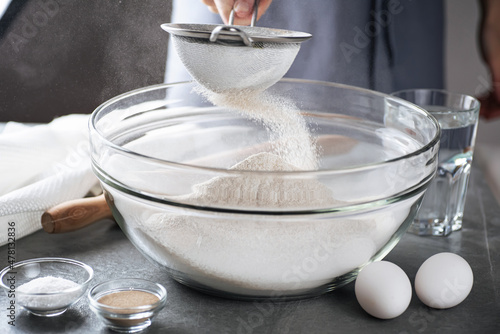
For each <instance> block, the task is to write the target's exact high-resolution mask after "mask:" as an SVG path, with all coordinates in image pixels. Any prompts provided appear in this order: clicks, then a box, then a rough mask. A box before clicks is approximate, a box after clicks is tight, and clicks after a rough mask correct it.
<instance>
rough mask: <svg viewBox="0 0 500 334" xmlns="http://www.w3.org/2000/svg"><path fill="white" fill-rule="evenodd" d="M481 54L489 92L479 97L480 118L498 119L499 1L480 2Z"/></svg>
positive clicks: (499, 79)
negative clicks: (489, 81) (489, 87)
mask: <svg viewBox="0 0 500 334" xmlns="http://www.w3.org/2000/svg"><path fill="white" fill-rule="evenodd" d="M481 5H482V15H483V16H482V20H481V28H480V36H479V37H480V43H481V52H482V56H483V58H484V60H485V61H486V63H487V64H488V68H489V70H490V73H491V80H492V85H491V90H490V91H489V92H487V93H486V94H485V95H483V96H480V97H479V101H480V102H481V116H482V117H484V118H487V119H489V118H495V117H500V0H481Z"/></svg>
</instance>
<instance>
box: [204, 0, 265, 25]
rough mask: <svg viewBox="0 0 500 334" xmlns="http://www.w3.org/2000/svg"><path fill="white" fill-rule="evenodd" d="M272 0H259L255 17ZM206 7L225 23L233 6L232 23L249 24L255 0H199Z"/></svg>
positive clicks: (259, 14)
mask: <svg viewBox="0 0 500 334" xmlns="http://www.w3.org/2000/svg"><path fill="white" fill-rule="evenodd" d="M271 1H272V0H260V3H259V12H258V15H257V19H259V18H260V17H261V16H262V14H264V13H265V12H266V10H267V8H269V5H270V4H271ZM201 2H203V3H204V4H205V5H207V6H208V9H210V11H212V12H214V13H218V14H219V15H220V16H221V18H222V21H224V23H225V24H228V23H229V15H230V14H231V10H232V9H233V7H234V24H236V25H249V24H250V23H251V21H252V15H253V5H254V3H255V0H201Z"/></svg>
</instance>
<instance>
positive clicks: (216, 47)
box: [161, 6, 312, 93]
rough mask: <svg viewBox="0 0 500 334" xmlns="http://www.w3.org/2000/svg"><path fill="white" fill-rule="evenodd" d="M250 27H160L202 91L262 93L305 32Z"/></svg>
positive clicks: (289, 59) (278, 76) (283, 69)
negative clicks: (256, 91) (253, 91)
mask: <svg viewBox="0 0 500 334" xmlns="http://www.w3.org/2000/svg"><path fill="white" fill-rule="evenodd" d="M256 7H257V6H255V10H254V15H253V18H252V26H234V25H232V20H233V18H234V15H233V13H231V17H230V22H229V23H230V25H210V24H176V23H166V24H162V25H161V27H162V29H163V30H165V31H167V32H168V33H170V34H171V36H172V42H173V45H174V47H175V50H176V52H177V54H178V55H179V58H180V59H181V61H182V63H183V64H184V66H185V67H186V69H187V71H188V72H189V73H190V74H191V76H192V77H193V78H194V79H195V80H196V81H197V82H198V83H199V84H201V85H202V86H204V87H205V88H207V89H209V90H211V91H214V92H217V93H223V92H228V91H232V90H247V89H251V90H264V89H266V88H268V87H269V86H271V85H273V84H275V83H276V82H277V81H278V80H280V79H281V78H282V77H283V76H284V75H285V73H286V72H287V71H288V69H289V68H290V66H291V65H292V63H293V61H294V59H295V57H296V56H297V53H298V52H299V49H300V43H301V42H303V41H305V40H307V39H309V38H311V37H312V35H311V34H308V33H304V32H297V31H290V30H281V29H273V28H263V27H255V26H253V24H254V23H255V19H256V16H257V12H256Z"/></svg>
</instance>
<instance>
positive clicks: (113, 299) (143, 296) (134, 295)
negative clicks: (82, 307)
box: [98, 290, 160, 308]
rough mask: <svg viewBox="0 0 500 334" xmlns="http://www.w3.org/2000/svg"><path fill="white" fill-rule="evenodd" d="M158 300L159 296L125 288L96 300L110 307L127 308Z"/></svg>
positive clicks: (149, 303)
mask: <svg viewBox="0 0 500 334" xmlns="http://www.w3.org/2000/svg"><path fill="white" fill-rule="evenodd" d="M159 300H160V298H158V297H157V296H156V295H154V294H152V293H150V292H145V291H140V290H125V291H118V292H113V293H110V294H107V295H104V296H102V297H101V298H99V300H98V302H99V303H101V304H104V305H108V306H112V307H122V308H128V307H138V306H145V305H151V304H154V303H156V302H157V301H159Z"/></svg>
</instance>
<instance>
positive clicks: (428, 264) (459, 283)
mask: <svg viewBox="0 0 500 334" xmlns="http://www.w3.org/2000/svg"><path fill="white" fill-rule="evenodd" d="M473 281H474V276H473V274H472V269H471V267H470V265H469V264H468V263H467V261H465V260H464V259H463V258H462V257H461V256H459V255H456V254H453V253H439V254H436V255H433V256H431V257H430V258H428V259H427V260H426V261H425V262H424V263H423V264H422V265H421V266H420V268H419V269H418V271H417V276H415V292H416V293H417V296H418V298H419V299H420V300H421V301H422V303H424V304H425V305H427V306H430V307H433V308H438V309H445V308H450V307H453V306H456V305H458V304H460V303H461V302H462V301H463V300H464V299H465V298H466V297H467V296H468V295H469V292H470V291H471V289H472V284H473Z"/></svg>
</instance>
